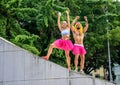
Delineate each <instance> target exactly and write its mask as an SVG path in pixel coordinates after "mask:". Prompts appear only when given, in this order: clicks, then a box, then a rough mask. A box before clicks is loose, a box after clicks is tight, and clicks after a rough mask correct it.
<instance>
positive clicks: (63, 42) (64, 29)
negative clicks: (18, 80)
mask: <svg viewBox="0 0 120 85" xmlns="http://www.w3.org/2000/svg"><path fill="white" fill-rule="evenodd" d="M66 14H67V22H66V21H62V22H61V23H60V16H61V13H60V12H59V13H58V28H59V30H60V32H61V39H57V40H55V41H54V42H53V43H52V44H50V47H49V49H48V53H47V55H46V56H44V57H43V58H44V59H45V60H48V59H49V57H50V55H51V53H52V50H53V48H57V49H61V50H64V51H65V56H66V62H67V65H68V70H70V69H71V68H70V56H69V52H70V50H72V48H73V44H72V42H71V40H69V37H70V18H69V12H68V11H66Z"/></svg>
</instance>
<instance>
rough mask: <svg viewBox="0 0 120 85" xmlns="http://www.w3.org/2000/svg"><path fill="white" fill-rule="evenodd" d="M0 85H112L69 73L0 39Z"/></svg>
mask: <svg viewBox="0 0 120 85" xmlns="http://www.w3.org/2000/svg"><path fill="white" fill-rule="evenodd" d="M0 85H114V84H112V83H110V82H107V81H104V80H100V79H94V78H92V77H91V76H87V75H81V74H79V73H75V72H72V71H71V72H70V73H69V71H68V70H67V69H66V68H63V67H61V66H59V65H57V64H55V63H52V62H50V61H45V60H44V59H42V58H39V57H38V56H36V55H34V54H32V53H30V52H28V51H26V50H24V49H22V48H20V47H18V46H16V45H14V44H12V43H10V42H8V41H7V40H5V39H3V38H1V37H0Z"/></svg>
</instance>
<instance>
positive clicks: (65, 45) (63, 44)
mask: <svg viewBox="0 0 120 85" xmlns="http://www.w3.org/2000/svg"><path fill="white" fill-rule="evenodd" d="M54 45H55V46H56V48H58V49H61V50H72V48H73V44H72V42H71V40H63V39H57V40H55V41H54Z"/></svg>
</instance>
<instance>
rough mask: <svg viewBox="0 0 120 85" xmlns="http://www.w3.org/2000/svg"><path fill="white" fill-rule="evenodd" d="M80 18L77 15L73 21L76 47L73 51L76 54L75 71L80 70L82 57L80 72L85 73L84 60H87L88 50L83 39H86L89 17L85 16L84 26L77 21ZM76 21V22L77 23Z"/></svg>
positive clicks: (72, 28) (72, 27)
mask: <svg viewBox="0 0 120 85" xmlns="http://www.w3.org/2000/svg"><path fill="white" fill-rule="evenodd" d="M78 19H79V16H76V17H75V19H74V20H73V22H72V23H71V30H72V33H73V38H74V41H75V42H74V47H73V49H72V53H73V54H74V55H75V60H74V64H75V71H76V72H78V59H79V57H80V59H81V62H80V72H81V73H84V71H83V69H84V62H85V54H86V50H85V48H84V44H83V39H84V34H85V32H86V31H87V29H88V20H87V17H86V16H84V19H85V21H86V25H85V27H84V28H83V27H82V24H81V23H80V22H76V21H77V20H78ZM75 23H76V24H75Z"/></svg>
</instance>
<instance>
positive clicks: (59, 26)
mask: <svg viewBox="0 0 120 85" xmlns="http://www.w3.org/2000/svg"><path fill="white" fill-rule="evenodd" d="M60 16H61V13H60V12H59V13H58V22H57V23H58V28H59V30H60V31H62V28H61V24H60Z"/></svg>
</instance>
